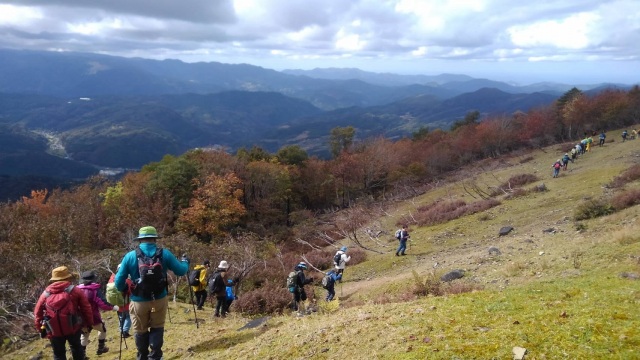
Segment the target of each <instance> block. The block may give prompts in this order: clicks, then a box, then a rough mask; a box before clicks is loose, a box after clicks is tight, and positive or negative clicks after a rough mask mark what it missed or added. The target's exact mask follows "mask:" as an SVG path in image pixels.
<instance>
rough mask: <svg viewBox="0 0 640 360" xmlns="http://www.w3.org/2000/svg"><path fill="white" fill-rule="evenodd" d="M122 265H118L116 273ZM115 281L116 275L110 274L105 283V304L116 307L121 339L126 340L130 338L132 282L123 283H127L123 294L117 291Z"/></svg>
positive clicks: (128, 279)
mask: <svg viewBox="0 0 640 360" xmlns="http://www.w3.org/2000/svg"><path fill="white" fill-rule="evenodd" d="M120 266H122V264H118V267H117V268H116V272H117V271H118V270H119V269H120ZM115 279H116V274H115V273H113V274H111V277H109V281H108V282H107V302H108V303H109V304H113V305H118V307H119V309H118V321H119V324H120V333H121V334H122V337H123V338H125V339H126V338H128V337H130V336H131V334H130V333H129V329H131V316H130V315H129V302H130V299H131V289H132V288H133V282H132V281H131V279H130V278H127V279H126V280H125V281H126V283H127V288H126V290H125V291H124V292H122V293H121V292H120V291H118V289H117V288H116V287H115V285H116V284H115Z"/></svg>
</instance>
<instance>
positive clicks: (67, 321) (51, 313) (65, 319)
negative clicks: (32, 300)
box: [33, 266, 93, 360]
mask: <svg viewBox="0 0 640 360" xmlns="http://www.w3.org/2000/svg"><path fill="white" fill-rule="evenodd" d="M71 280H73V274H71V273H70V272H69V269H67V267H66V266H60V267H57V268H55V269H53V271H51V279H49V282H50V283H51V284H50V285H49V286H47V288H46V289H45V291H44V292H43V293H42V295H40V297H39V298H38V302H37V303H36V307H35V308H34V310H33V315H34V318H35V325H36V329H38V331H39V332H40V336H41V337H43V338H44V337H46V338H47V339H49V342H50V343H51V348H52V350H53V359H54V360H62V359H66V358H67V356H66V352H67V350H66V349H65V346H66V343H67V342H69V347H70V348H71V356H73V360H84V358H85V351H84V348H83V347H82V345H81V344H80V334H81V332H82V331H81V328H82V326H83V325H82V324H90V323H91V322H92V319H93V315H92V314H91V305H90V304H89V301H88V300H87V298H86V297H85V296H84V294H83V292H82V290H80V289H78V287H77V286H74V285H73V284H71Z"/></svg>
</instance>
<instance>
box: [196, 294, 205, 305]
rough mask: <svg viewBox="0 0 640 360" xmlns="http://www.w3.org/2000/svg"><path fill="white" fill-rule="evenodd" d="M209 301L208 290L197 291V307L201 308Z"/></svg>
mask: <svg viewBox="0 0 640 360" xmlns="http://www.w3.org/2000/svg"><path fill="white" fill-rule="evenodd" d="M206 300H207V290H200V291H196V306H197V307H199V308H201V307H203V306H204V302H205V301H206Z"/></svg>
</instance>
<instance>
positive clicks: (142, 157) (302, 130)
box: [0, 49, 624, 199]
mask: <svg viewBox="0 0 640 360" xmlns="http://www.w3.org/2000/svg"><path fill="white" fill-rule="evenodd" d="M611 86H617V87H624V86H620V85H610V84H595V85H583V86H578V87H579V88H580V89H581V90H589V89H594V90H591V91H598V90H597V89H601V88H602V87H611ZM571 87H573V85H567V84H552V83H541V84H535V85H529V86H524V87H517V86H513V85H510V84H506V83H502V82H496V81H491V80H487V79H474V78H471V77H469V76H467V75H455V74H441V75H437V76H425V75H413V76H409V75H395V74H377V73H370V72H365V71H361V70H358V69H315V70H310V71H302V70H286V71H283V72H278V71H274V70H269V69H264V68H261V67H257V66H252V65H246V64H243V65H230V64H222V63H215V62H211V63H195V64H190V63H184V62H181V61H178V60H165V61H157V60H148V59H139V58H134V59H130V58H122V57H113V56H105V55H97V54H87V53H64V52H37V51H18V50H2V49H0V176H5V177H6V176H10V177H19V176H36V177H37V176H44V177H52V178H61V179H75V178H84V177H86V176H87V175H89V174H91V173H95V172H97V171H98V169H99V168H102V167H111V168H113V167H117V168H139V167H141V166H142V165H144V164H147V163H149V162H152V161H158V160H160V159H161V158H162V156H163V155H165V154H181V153H183V152H184V151H186V150H188V149H191V148H194V147H222V148H226V149H228V150H229V151H232V152H234V151H236V150H237V149H238V148H240V147H251V146H253V145H259V146H261V147H263V148H265V149H266V150H268V151H272V152H275V151H276V150H278V149H279V148H280V147H282V146H284V145H291V144H299V145H301V146H303V147H304V148H305V149H307V151H308V152H309V153H310V154H316V155H320V156H325V155H327V154H328V152H327V141H328V135H329V132H330V130H331V129H332V128H334V127H336V126H349V125H351V126H354V127H355V128H356V137H357V138H359V139H363V138H366V137H369V136H376V135H382V136H386V137H390V138H394V137H402V136H409V135H410V134H411V132H412V131H415V130H417V129H418V128H420V127H422V126H425V127H429V128H436V127H440V128H445V129H446V128H448V127H449V126H450V125H451V124H452V123H453V122H454V121H456V120H458V119H461V118H463V117H464V115H465V114H466V113H467V112H469V111H474V110H477V111H480V112H481V113H482V114H483V115H485V116H486V115H490V114H510V113H513V112H515V111H518V110H520V111H527V110H529V109H530V108H532V107H535V106H540V105H546V104H549V103H551V102H552V101H554V100H555V99H556V98H557V97H558V96H560V95H562V94H563V93H564V92H565V91H567V90H568V89H570V88H571ZM53 144H55V146H54V145H53ZM3 180H6V179H5V178H3ZM0 199H2V193H0Z"/></svg>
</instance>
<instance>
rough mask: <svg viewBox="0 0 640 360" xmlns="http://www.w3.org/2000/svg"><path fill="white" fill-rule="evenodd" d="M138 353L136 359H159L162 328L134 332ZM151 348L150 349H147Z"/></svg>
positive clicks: (162, 339) (162, 336) (162, 341)
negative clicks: (141, 332) (139, 332)
mask: <svg viewBox="0 0 640 360" xmlns="http://www.w3.org/2000/svg"><path fill="white" fill-rule="evenodd" d="M134 339H135V340H136V348H137V349H138V355H137V356H136V360H161V359H162V345H163V344H164V328H150V329H149V332H146V333H144V334H135V335H134ZM149 349H151V350H149Z"/></svg>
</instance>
